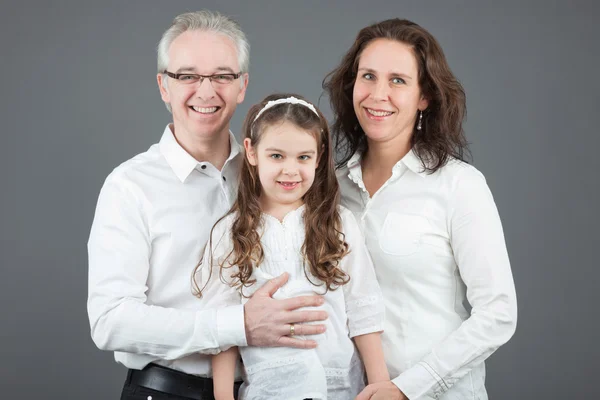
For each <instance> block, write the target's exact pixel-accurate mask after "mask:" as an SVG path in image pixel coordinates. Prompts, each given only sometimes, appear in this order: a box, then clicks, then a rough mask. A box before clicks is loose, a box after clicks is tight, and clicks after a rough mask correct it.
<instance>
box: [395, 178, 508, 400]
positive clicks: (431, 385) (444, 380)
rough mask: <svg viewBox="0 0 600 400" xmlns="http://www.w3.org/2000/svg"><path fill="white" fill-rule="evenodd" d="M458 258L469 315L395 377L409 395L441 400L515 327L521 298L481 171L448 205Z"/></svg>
mask: <svg viewBox="0 0 600 400" xmlns="http://www.w3.org/2000/svg"><path fill="white" fill-rule="evenodd" d="M447 223H448V227H449V231H450V241H451V245H452V250H453V252H454V258H455V260H456V263H457V265H458V268H459V272H460V276H461V278H462V280H463V281H464V283H465V285H466V288H467V300H468V301H469V303H470V304H471V307H472V310H471V316H470V317H469V318H468V319H467V320H465V321H464V322H463V323H462V324H461V325H460V327H459V328H458V329H457V330H455V331H454V332H452V333H451V334H450V335H449V336H448V337H446V339H445V340H443V341H442V342H441V343H438V344H437V345H436V346H435V347H434V348H433V349H432V350H431V352H430V353H429V354H427V355H426V356H425V357H424V358H423V359H421V361H420V362H418V363H417V364H415V365H414V366H413V367H412V368H410V369H408V370H406V371H405V372H403V373H402V374H400V376H398V377H396V378H395V379H393V382H394V384H396V385H397V386H398V387H399V388H400V389H401V390H402V391H403V392H404V394H405V395H406V396H407V397H408V398H409V399H418V398H420V397H421V396H423V395H428V396H431V397H433V398H435V399H438V398H439V397H440V396H441V395H443V394H444V393H445V392H446V391H447V390H448V389H450V388H451V387H452V385H453V384H454V383H455V382H457V381H458V380H459V379H461V378H462V377H464V376H465V375H466V374H467V373H468V372H469V371H470V370H471V369H472V368H473V367H475V366H477V365H478V364H480V363H481V362H483V361H484V360H485V359H486V358H488V357H489V356H490V355H491V354H492V353H493V352H494V351H495V350H496V349H497V348H498V347H500V346H501V345H502V344H504V343H506V342H507V341H508V340H509V339H510V338H511V336H512V335H513V334H514V332H515V328H516V321H517V300H516V293H515V287H514V283H513V277H512V273H511V269H510V262H509V258H508V253H507V250H506V244H505V242H504V234H503V230H502V224H501V222H500V217H499V215H498V211H497V209H496V205H495V203H494V200H493V197H492V194H491V192H490V190H489V188H488V186H487V184H486V182H485V178H484V177H483V175H482V174H481V173H479V171H477V170H475V169H473V168H465V169H464V170H463V171H462V172H461V174H460V175H459V177H458V179H457V183H456V184H455V188H454V191H453V193H452V195H451V199H450V202H449V205H448V221H447Z"/></svg>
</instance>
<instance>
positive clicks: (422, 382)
mask: <svg viewBox="0 0 600 400" xmlns="http://www.w3.org/2000/svg"><path fill="white" fill-rule="evenodd" d="M392 383H393V384H394V385H396V386H398V389H400V390H401V391H402V393H404V395H405V396H406V397H408V398H409V399H418V398H420V397H421V396H423V395H425V394H428V395H429V396H432V397H433V398H434V399H439V398H440V396H441V395H442V394H444V392H446V390H448V386H447V385H446V383H445V382H444V380H443V379H442V377H440V376H439V375H438V374H437V373H436V372H435V371H434V370H433V369H432V368H431V367H430V366H429V365H427V363H424V362H420V363H418V364H416V365H414V366H413V367H412V368H410V369H408V370H406V371H404V372H403V373H401V374H400V375H399V376H398V377H396V378H394V379H392Z"/></svg>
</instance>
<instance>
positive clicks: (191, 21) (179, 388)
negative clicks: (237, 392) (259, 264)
mask: <svg viewBox="0 0 600 400" xmlns="http://www.w3.org/2000/svg"><path fill="white" fill-rule="evenodd" d="M248 57H249V45H248V43H247V41H246V37H245V35H244V33H243V32H242V31H241V30H240V28H239V26H238V25H237V23H236V22H234V21H232V20H231V19H229V18H227V17H224V16H222V15H220V14H218V13H212V12H208V11H200V12H194V13H186V14H182V15H179V16H178V17H176V18H175V20H174V22H173V25H172V26H171V27H170V28H169V29H168V30H167V31H166V32H165V33H164V35H163V37H162V39H161V41H160V43H159V46H158V75H157V81H158V86H159V89H160V93H161V97H162V99H163V101H164V102H165V103H166V105H167V108H168V109H169V110H170V111H171V112H172V115H173V123H172V124H169V125H168V126H167V127H166V129H165V131H164V133H163V136H162V138H161V140H160V142H159V143H158V144H155V145H153V146H152V147H150V149H149V150H148V151H147V152H145V153H142V154H140V155H138V156H136V157H134V158H132V159H130V160H129V161H126V162H125V163H123V164H122V165H120V166H119V167H117V168H116V169H115V170H114V171H113V172H112V173H111V174H110V175H109V176H108V178H107V179H106V182H105V183H104V186H103V187H102V190H101V193H100V196H99V200H98V205H97V208H96V215H95V218H94V222H93V224H92V229H91V233H90V238H89V242H88V252H89V298H88V314H89V318H90V326H91V332H92V338H93V340H94V342H95V343H96V345H97V346H98V347H99V348H100V349H103V350H111V351H114V352H115V359H116V360H117V361H118V362H120V363H122V364H124V365H125V366H126V367H128V368H129V372H128V375H127V380H126V382H125V385H124V388H123V393H122V397H121V399H134V398H136V399H138V398H144V399H151V398H152V397H153V396H159V395H163V396H164V393H168V394H171V395H174V396H180V397H183V398H189V399H201V400H204V399H212V398H213V395H212V379H210V378H209V377H210V376H211V364H210V356H209V354H215V353H217V352H219V351H222V350H225V349H227V348H229V347H231V346H245V345H253V346H290V347H299V348H302V347H314V346H316V343H315V342H314V341H311V340H308V341H303V340H299V339H294V338H292V337H289V335H290V331H292V332H295V334H296V335H298V334H300V335H312V334H316V333H321V332H323V331H324V326H323V325H308V324H301V323H302V322H309V321H319V320H323V319H325V318H326V317H327V316H326V314H325V313H324V312H322V311H316V310H312V311H306V310H303V311H298V310H297V309H298V308H300V307H307V306H309V307H310V306H318V305H320V304H322V299H321V298H320V297H318V296H307V297H299V298H296V299H289V300H285V301H277V300H273V299H272V298H271V295H272V294H273V293H274V292H275V291H276V290H277V289H278V288H279V287H281V286H282V285H283V284H284V283H285V281H286V280H287V276H281V277H279V278H277V279H275V280H273V281H271V282H269V283H268V284H267V285H265V287H263V288H262V289H261V290H259V291H258V292H257V293H256V294H255V296H253V298H252V299H250V300H249V301H248V302H247V303H246V304H245V305H244V306H242V305H239V306H235V307H228V308H223V309H219V310H215V309H204V308H203V307H202V304H203V302H202V300H200V299H198V298H197V297H195V296H194V294H193V293H192V289H191V275H192V271H193V270H194V267H195V266H196V265H197V263H198V262H199V260H200V258H201V254H202V250H203V248H204V245H205V243H206V242H207V240H208V236H209V233H210V229H211V228H212V226H213V224H214V223H215V222H216V220H217V219H218V218H219V217H221V216H222V215H223V214H224V213H225V212H226V211H227V210H228V208H229V207H230V206H231V204H232V202H233V201H234V200H235V196H236V185H237V181H236V180H237V175H238V168H239V165H240V160H241V157H242V156H243V155H242V154H240V146H239V145H238V143H237V142H236V140H235V138H234V136H233V135H232V134H231V133H230V131H229V121H230V119H231V117H232V115H233V113H234V111H235V108H236V106H237V104H239V103H241V102H242V101H243V100H244V95H245V92H246V88H247V86H248ZM298 323H300V324H298ZM294 324H298V325H294Z"/></svg>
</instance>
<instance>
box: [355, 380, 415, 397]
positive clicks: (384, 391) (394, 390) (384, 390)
mask: <svg viewBox="0 0 600 400" xmlns="http://www.w3.org/2000/svg"><path fill="white" fill-rule="evenodd" d="M356 400H408V397H406V396H405V395H404V393H402V392H401V391H400V389H398V386H396V385H394V384H393V383H392V382H391V381H387V382H377V383H373V384H370V385H369V386H367V387H366V388H364V389H363V391H362V392H360V394H359V395H358V396H356Z"/></svg>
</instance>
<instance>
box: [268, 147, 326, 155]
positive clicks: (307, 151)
mask: <svg viewBox="0 0 600 400" xmlns="http://www.w3.org/2000/svg"><path fill="white" fill-rule="evenodd" d="M265 151H273V152H276V153H285V151H283V150H281V149H277V148H275V147H269V148H266V149H265ZM297 153H298V154H315V153H316V151H314V150H306V151H298V152H297Z"/></svg>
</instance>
